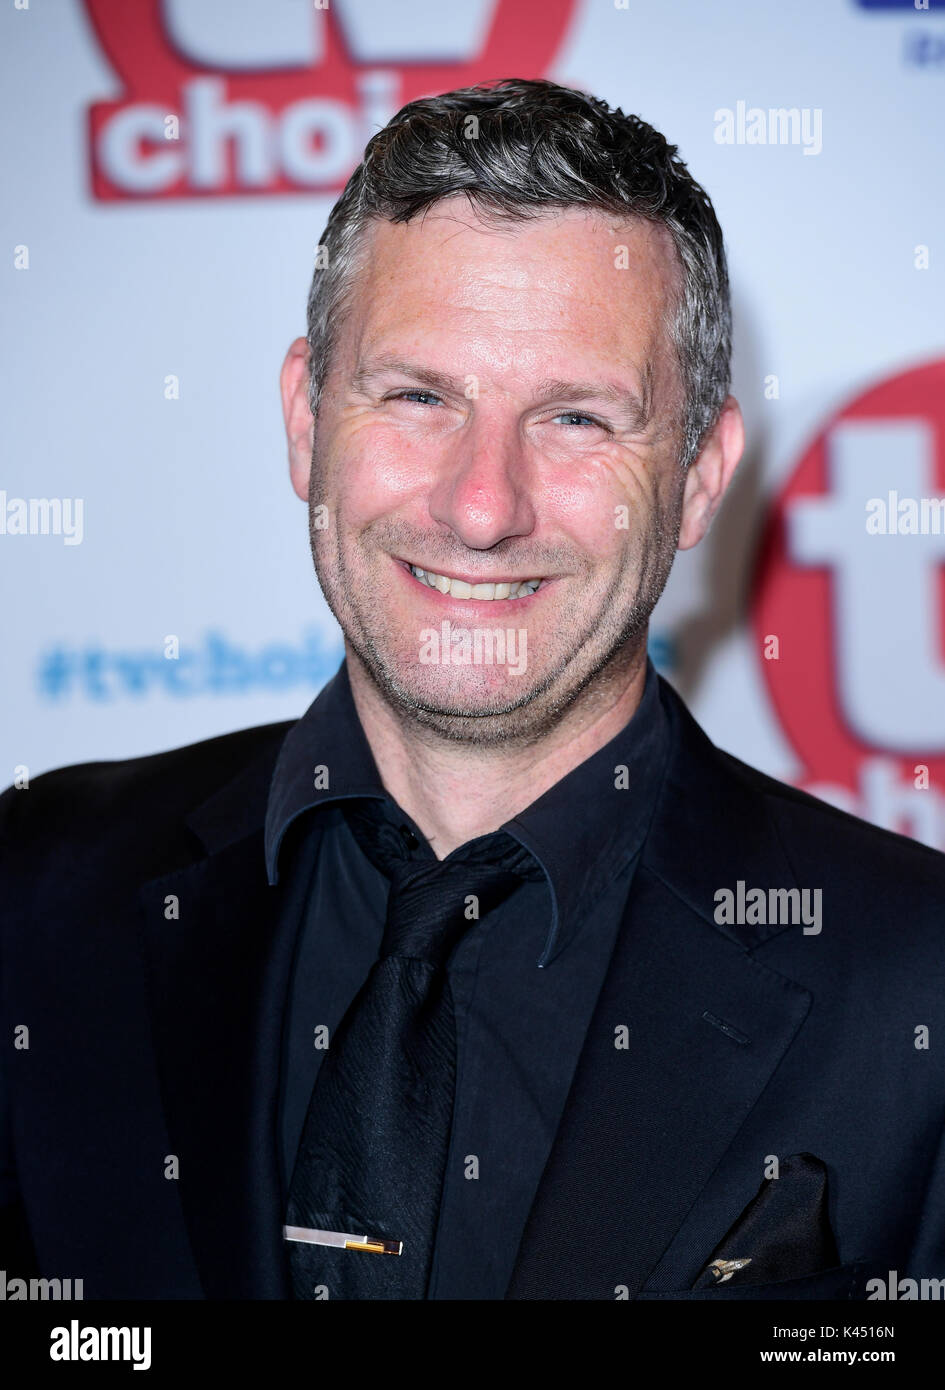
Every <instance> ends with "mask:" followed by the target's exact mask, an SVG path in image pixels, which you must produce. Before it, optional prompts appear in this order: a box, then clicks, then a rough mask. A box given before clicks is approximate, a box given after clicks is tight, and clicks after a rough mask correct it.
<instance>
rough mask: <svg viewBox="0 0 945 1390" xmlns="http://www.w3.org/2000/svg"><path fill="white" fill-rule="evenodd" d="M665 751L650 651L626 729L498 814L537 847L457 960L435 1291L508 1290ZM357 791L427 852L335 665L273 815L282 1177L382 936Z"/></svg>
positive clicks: (275, 794)
mask: <svg viewBox="0 0 945 1390" xmlns="http://www.w3.org/2000/svg"><path fill="white" fill-rule="evenodd" d="M667 748H668V739H667V725H666V715H665V712H664V710H663V707H662V703H661V700H660V694H659V683H658V679H657V676H656V672H655V670H654V668H653V666H652V664H651V663H649V662H648V664H647V673H646V684H645V689H644V693H643V697H642V700H641V702H640V705H639V706H638V708H637V710H636V712H635V714H634V716H633V718H632V719H631V720H630V721H629V723H628V724H627V725H626V726H625V727H624V728H623V729H622V730H621V732H620V733H619V734H617V735H616V737H615V738H613V739H612V740H611V741H610V742H609V743H608V744H606V745H605V747H603V748H601V749H599V750H598V752H597V753H595V754H594V755H593V756H592V757H590V758H588V759H587V760H586V761H585V762H583V763H581V764H580V766H578V767H577V768H575V769H574V770H573V771H572V772H570V773H568V775H567V776H565V777H563V778H562V779H561V780H560V781H559V782H557V783H556V784H555V785H554V786H553V787H551V788H550V789H549V790H548V791H547V792H545V793H544V795H543V796H540V797H539V798H538V799H537V800H535V801H534V802H532V804H531V805H530V806H528V807H527V808H526V810H524V811H522V812H520V813H519V815H518V816H516V817H515V818H514V819H512V820H510V821H507V822H505V824H504V825H503V826H501V827H500V829H501V830H502V831H505V832H507V833H508V834H509V835H511V836H512V837H513V838H514V839H516V840H518V841H519V842H520V843H521V844H522V845H524V846H525V847H526V848H527V849H528V850H529V851H530V852H531V854H532V855H533V856H534V861H535V868H534V875H533V877H532V878H530V879H526V880H523V882H522V883H521V885H519V886H518V887H517V888H516V889H515V890H514V892H513V893H512V895H511V897H509V898H508V899H507V900H506V901H505V903H503V904H502V905H501V906H500V907H499V908H497V909H496V910H495V911H494V912H493V913H490V914H489V916H488V917H486V918H484V919H483V920H482V921H481V922H479V923H477V924H475V926H474V928H472V929H471V930H469V931H468V932H467V933H466V934H465V936H464V937H463V938H462V939H461V941H460V943H459V945H458V946H457V948H456V950H455V951H454V953H453V956H452V959H451V961H450V965H449V979H450V988H451V990H452V994H453V1000H454V1008H455V1015H456V1028H457V1080H456V1100H455V1108H454V1112H453V1127H452V1136H451V1143H450V1152H449V1157H448V1159H447V1168H446V1177H445V1181H444V1186H443V1194H442V1199H441V1204H440V1217H439V1225H438V1229H437V1237H436V1243H435V1248H434V1259H433V1270H432V1275H431V1280H430V1288H429V1293H428V1297H429V1298H431V1299H501V1298H503V1297H504V1296H505V1291H506V1288H507V1286H508V1282H509V1279H510V1277H511V1273H512V1267H513V1265H514V1262H515V1257H516V1254H517V1252H518V1246H519V1242H520V1240H521V1236H522V1231H523V1229H524V1226H525V1221H526V1218H527V1216H528V1212H529V1208H530V1207H531V1204H532V1201H533V1199H534V1196H535V1192H536V1189H537V1187H538V1182H539V1179H540V1177H541V1173H542V1169H543V1168H544V1165H545V1161H546V1160H547V1158H548V1154H549V1152H550V1149H551V1145H552V1141H553V1140H554V1137H555V1133H556V1131H557V1128H558V1123H559V1121H560V1118H561V1114H562V1111H563V1109H564V1105H565V1101H566V1098H567V1094H568V1089H569V1087H570V1084H571V1079H572V1076H573V1074H574V1069H575V1066H576V1064H577V1060H578V1056H579V1053H580V1051H581V1046H582V1044H583V1041H584V1037H585V1034H586V1031H587V1026H588V1023H589V1021H590V1017H591V1013H592V1011H593V1009H594V1005H595V1003H596V1000H597V996H598V994H599V992H600V988H601V984H602V982H603V978H604V974H605V972H606V969H607V965H608V962H609V960H610V956H611V952H612V950H613V946H614V941H615V939H616V935H617V930H618V927H619V926H620V923H621V920H622V918H623V914H624V909H625V907H626V902H627V896H628V893H629V889H630V884H631V882H632V878H633V873H634V870H635V868H636V863H637V860H638V858H639V852H640V849H641V847H642V845H643V842H644V839H645V837H646V832H647V828H648V826H649V822H650V818H651V815H652V811H653V807H654V805H655V798H656V793H657V791H658V788H659V784H660V781H661V779H662V774H663V770H664V767H665V763H666V753H667ZM352 798H359V799H363V798H370V799H372V802H373V808H374V814H377V815H383V816H387V817H388V818H389V819H390V820H391V822H392V823H393V824H395V825H396V826H397V828H398V829H399V832H400V834H401V836H402V838H403V840H404V843H405V845H406V847H407V849H408V852H409V853H410V855H411V856H413V857H416V858H417V859H434V858H435V855H434V852H433V850H432V849H431V847H430V845H429V843H428V842H427V840H426V839H425V837H424V835H423V833H422V831H421V830H420V829H419V827H418V826H417V825H416V824H415V822H414V821H413V820H412V819H411V818H410V817H409V816H408V815H407V814H406V813H405V812H404V811H402V810H401V808H400V807H399V806H398V805H397V804H396V803H395V802H394V800H393V799H392V797H391V796H390V795H389V794H388V793H387V792H386V791H385V789H384V786H383V784H382V782H381V778H380V775H379V773H378V770H377V767H376V764H375V762H374V758H373V756H372V754H371V751H370V747H369V745H368V742H367V739H366V737H365V735H364V732H363V729H362V727H361V723H360V720H359V719H358V715H357V711H356V708H355V705H354V701H353V698H352V694H351V687H350V684H349V680H348V674H347V668H346V666H345V665H344V664H342V666H341V668H340V670H339V671H338V673H337V674H336V675H335V677H334V678H333V679H332V680H331V681H330V682H329V684H328V685H327V686H326V687H325V689H324V690H323V691H322V692H321V694H320V695H319V696H318V698H317V699H316V700H315V701H314V703H313V704H312V705H311V706H310V708H309V709H308V711H307V712H306V713H305V714H304V715H303V716H302V718H301V719H300V720H299V722H298V723H297V724H296V725H294V726H293V728H292V729H291V730H290V732H289V733H288V735H287V736H286V739H285V742H284V744H283V746H282V749H281V751H280V754H279V758H278V761H277V763H276V767H275V771H274V774H273V779H272V784H271V788H270V794H269V800H268V804H267V812H266V863H267V870H268V875H269V881H270V883H275V882H277V881H278V880H279V879H280V877H281V876H282V875H290V876H291V878H290V879H289V880H288V882H289V888H290V891H289V893H288V895H287V897H288V901H289V902H290V903H291V904H293V907H292V908H291V909H290V910H291V911H292V912H293V914H294V915H295V916H296V919H297V926H298V935H297V938H296V951H295V959H294V964H293V969H292V977H291V982H290V987H289V998H288V1010H287V1018H286V1023H285V1027H284V1031H283V1064H282V1074H281V1104H280V1115H279V1139H280V1152H281V1161H282V1176H283V1183H284V1189H285V1191H286V1192H288V1187H289V1182H290V1179H291V1175H292V1167H293V1164H294V1161H295V1154H296V1151H297V1148H298V1143H299V1138H300V1136H301V1132H302V1125H303V1122H304V1119H305V1113H306V1109H307V1107H308V1103H309V1098H310V1096H311V1092H312V1086H313V1083H314V1081H315V1077H316V1075H317V1073H318V1068H319V1065H320V1063H321V1061H322V1059H323V1057H324V1056H325V1045H326V1042H327V1045H329V1046H330V1041H331V1038H332V1037H333V1036H334V1033H335V1029H336V1028H337V1027H338V1024H339V1023H340V1021H341V1019H342V1018H343V1016H344V1014H345V1011H346V1010H347V1008H348V1007H349V1005H350V1004H351V1002H352V1001H353V999H354V997H355V995H356V994H357V992H358V990H359V989H360V987H361V985H362V984H363V983H364V981H365V979H366V978H367V975H368V973H369V971H370V969H371V966H372V964H373V963H374V961H375V960H376V958H377V955H378V948H379V946H380V941H381V936H382V933H383V927H384V918H385V910H386V901H387V893H388V886H389V885H388V880H387V879H386V878H385V876H384V875H383V874H382V873H381V872H380V870H379V869H377V868H375V866H374V865H373V864H372V863H371V861H370V860H369V859H368V858H367V856H366V855H365V854H364V852H363V851H362V849H361V847H360V845H359V843H358V840H357V837H356V835H355V833H354V831H353V830H352V828H351V826H350V825H349V823H348V820H347V818H346V816H345V804H346V802H347V803H348V804H350V802H351V799H352ZM287 832H288V833H287ZM496 833H498V832H496ZM482 838H483V839H484V840H488V839H490V838H491V837H490V836H484V837H482ZM457 852H459V851H457Z"/></svg>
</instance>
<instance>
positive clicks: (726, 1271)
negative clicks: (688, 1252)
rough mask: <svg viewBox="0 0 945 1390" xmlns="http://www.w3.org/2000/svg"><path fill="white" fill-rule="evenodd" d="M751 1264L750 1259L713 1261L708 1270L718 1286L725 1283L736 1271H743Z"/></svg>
mask: <svg viewBox="0 0 945 1390" xmlns="http://www.w3.org/2000/svg"><path fill="white" fill-rule="evenodd" d="M750 1264H751V1259H750V1258H749V1259H747V1260H713V1261H712V1263H711V1264H710V1265H709V1269H710V1270H711V1271H712V1273H713V1274H714V1275H715V1277H716V1279H717V1280H718V1281H719V1283H720V1284H724V1283H726V1282H727V1281H728V1280H729V1279H731V1277H732V1275H733V1274H734V1273H735V1271H736V1270H738V1269H744V1268H745V1266H746V1265H750Z"/></svg>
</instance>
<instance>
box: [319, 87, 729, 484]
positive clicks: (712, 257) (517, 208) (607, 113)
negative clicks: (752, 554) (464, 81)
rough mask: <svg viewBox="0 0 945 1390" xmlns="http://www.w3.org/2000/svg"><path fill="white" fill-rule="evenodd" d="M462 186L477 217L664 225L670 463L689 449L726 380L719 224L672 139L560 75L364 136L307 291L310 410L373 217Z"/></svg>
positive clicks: (407, 211)
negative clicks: (669, 270)
mask: <svg viewBox="0 0 945 1390" xmlns="http://www.w3.org/2000/svg"><path fill="white" fill-rule="evenodd" d="M458 193H465V194H466V196H467V197H468V199H469V200H470V202H471V203H472V204H473V205H474V207H475V208H476V211H477V212H478V213H479V214H480V215H481V216H490V215H492V216H495V217H497V218H498V220H499V221H524V220H527V219H529V218H532V217H535V216H538V215H540V214H541V213H542V212H543V211H546V210H547V209H549V208H552V207H558V208H576V207H577V208H580V207H585V208H597V209H600V210H601V211H606V212H611V213H616V214H618V215H620V216H624V217H626V216H627V215H628V214H633V215H636V216H639V217H643V218H646V219H647V220H649V221H652V222H661V223H663V225H664V226H665V227H667V228H668V230H669V232H670V233H671V234H672V237H673V241H674V243H675V246H676V251H677V254H678V257H679V261H680V263H681V268H682V291H681V293H680V294H679V296H678V302H677V303H676V305H675V312H674V314H673V316H672V319H671V321H670V324H669V330H670V337H671V341H672V344H673V346H674V348H675V351H676V356H677V360H678V364H679V369H680V373H681V376H682V382H683V389H684V392H685V405H684V417H683V419H682V420H681V421H678V422H677V425H678V427H679V428H680V432H681V457H680V463H681V465H682V466H683V467H684V468H688V466H689V464H690V463H691V462H692V461H693V460H694V459H695V458H696V457H697V456H698V453H699V449H700V446H701V443H702V441H703V439H704V437H705V435H706V433H707V431H708V430H709V429H710V428H711V427H712V425H714V424H715V422H716V420H717V419H718V416H719V412H720V411H721V408H722V406H723V404H724V403H725V399H726V397H727V395H728V392H729V385H730V380H731V351H732V315H731V304H730V298H729V282H728V269H727V266H726V260H725V247H724V243H723V240H722V230H721V228H720V226H719V223H718V220H717V218H716V216H715V211H714V209H713V207H712V203H711V202H710V200H709V197H708V194H707V193H706V192H705V190H704V189H703V188H702V187H701V186H700V185H699V184H698V183H696V181H695V179H693V178H692V176H691V175H690V174H689V171H688V170H687V168H686V166H685V164H684V163H683V161H682V160H681V159H680V158H679V157H678V153H677V147H676V146H675V145H670V144H668V143H667V141H666V140H665V138H664V137H663V136H662V135H661V134H660V133H659V131H657V130H654V128H653V127H652V126H651V125H647V123H646V121H643V120H641V119H640V117H639V116H626V115H624V113H623V111H621V110H620V108H619V107H617V108H616V109H611V108H610V107H609V106H608V105H607V104H606V103H605V102H603V101H601V100H599V99H598V98H597V97H593V96H590V95H588V94H587V93H586V92H580V91H576V90H574V89H573V88H570V87H561V86H558V85H557V83H554V82H547V81H538V80H534V81H531V80H525V79H508V80H505V81H501V82H494V83H482V84H480V85H478V86H475V87H462V88H458V89H457V90H455V91H452V92H445V93H444V94H443V95H441V96H433V97H424V98H423V99H422V100H419V101H412V102H409V103H408V104H407V105H406V106H404V107H402V108H401V110H400V111H398V112H397V114H396V116H394V117H393V118H392V120H391V121H390V122H389V123H388V124H387V125H386V126H385V127H384V128H383V129H382V130H379V131H378V132H377V134H376V135H374V136H373V137H372V138H371V140H370V141H369V142H368V145H367V147H366V149H365V151H364V158H363V160H362V162H361V163H360V164H359V165H358V167H357V169H355V171H354V173H353V174H352V175H351V177H350V179H349V180H348V183H347V184H346V186H345V189H344V192H343V193H342V194H341V197H340V198H339V199H338V201H337V202H336V203H335V205H334V207H333V208H332V210H331V213H330V215H329V218H328V222H327V225H326V227H325V231H324V234H323V235H322V238H321V241H320V243H319V246H320V247H324V248H325V250H324V252H323V253H322V254H321V255H320V258H319V261H320V263H324V268H322V264H319V265H318V267H317V268H316V270H315V273H314V275H313V277H312V285H311V290H310V292H309V297H308V335H307V336H308V344H309V348H310V350H311V358H310V376H309V404H310V406H311V409H312V413H313V414H317V411H318V404H319V400H320V397H321V389H322V384H323V382H324V380H325V378H326V375H327V372H328V369H329V365H330V359H331V353H332V349H333V346H334V341H335V334H336V332H337V329H338V326H339V324H340V323H341V321H342V319H343V316H344V313H345V311H346V308H347V306H348V303H349V298H350V291H351V287H352V284H353V282H354V279H355V277H356V275H357V272H358V270H359V269H360V268H361V266H362V264H363V260H362V259H361V253H362V252H363V251H364V249H365V246H366V243H367V241H368V238H366V237H365V235H364V233H365V230H366V228H367V227H368V225H369V224H370V223H371V222H372V221H375V220H386V221H388V222H408V221H410V219H411V218H413V217H415V216H416V215H417V214H418V213H420V212H422V211H423V210H424V209H425V208H427V207H430V206H431V205H432V204H434V203H437V202H439V201H440V200H441V199H443V198H448V197H451V196H453V195H455V194H458Z"/></svg>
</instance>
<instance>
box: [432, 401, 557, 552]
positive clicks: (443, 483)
mask: <svg viewBox="0 0 945 1390" xmlns="http://www.w3.org/2000/svg"><path fill="white" fill-rule="evenodd" d="M531 488H532V483H531V478H530V468H529V462H528V459H527V456H526V449H525V445H524V442H523V441H522V439H521V437H520V435H519V433H518V429H517V427H513V426H510V427H508V428H501V427H498V426H496V425H486V424H484V423H479V422H476V423H473V424H470V425H468V426H467V428H466V429H465V430H463V431H462V434H461V435H460V436H459V437H456V438H454V440H452V441H451V443H450V445H449V448H448V450H447V452H446V453H445V455H444V456H443V457H442V458H441V459H440V461H439V465H438V470H437V476H436V479H435V481H434V484H433V487H432V489H431V492H430V500H429V510H430V515H431V516H432V517H433V519H434V521H439V522H442V523H443V525H445V526H448V527H449V528H450V530H451V531H453V532H455V534H456V535H457V536H458V537H459V539H460V540H461V541H462V542H463V544H464V545H466V546H468V547H469V548H470V549H471V550H491V548H492V547H493V546H494V545H498V543H499V541H501V540H505V538H506V537H508V536H527V535H529V534H530V533H531V532H532V531H533V530H534V528H535V508H534V505H533V502H532V496H531Z"/></svg>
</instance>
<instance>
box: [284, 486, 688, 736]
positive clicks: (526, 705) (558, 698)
mask: <svg viewBox="0 0 945 1390" xmlns="http://www.w3.org/2000/svg"><path fill="white" fill-rule="evenodd" d="M315 506H316V502H315V469H314V466H313V470H312V489H311V492H310V496H309V539H310V543H311V549H312V559H313V561H314V564H315V573H316V575H317V578H318V582H319V585H320V587H321V590H322V593H323V595H324V597H325V601H326V603H327V604H328V607H329V608H330V609H331V611H332V613H333V614H334V616H335V619H336V620H337V622H338V624H339V626H340V627H341V630H342V632H343V633H344V636H345V641H346V643H347V646H348V648H349V650H350V652H351V653H353V654H354V657H355V659H356V660H357V661H358V662H359V664H360V666H361V668H362V669H363V671H364V672H365V674H366V675H367V676H368V677H369V679H370V680H371V682H372V683H373V685H374V687H375V689H376V690H377V691H378V693H379V694H380V696H381V697H382V698H383V700H384V701H385V703H386V704H387V706H388V708H389V709H390V710H391V711H392V713H393V714H394V715H395V716H396V718H397V719H398V720H399V721H400V722H401V723H402V724H403V725H404V726H405V727H407V728H409V729H411V730H412V731H414V732H415V733H416V732H419V731H423V732H425V733H426V734H427V735H428V736H429V737H431V738H432V739H433V740H434V741H436V740H445V741H448V742H451V743H465V744H469V745H475V746H478V747H483V748H488V747H496V748H498V747H507V748H512V747H528V746H530V745H532V744H536V743H539V742H541V740H542V739H544V738H546V737H547V735H548V734H549V733H550V732H551V731H552V730H553V729H554V728H555V727H556V725H558V724H559V723H560V721H561V720H562V719H563V718H564V717H565V715H566V714H567V712H568V711H569V710H570V709H572V707H573V706H575V704H576V703H577V701H578V700H583V701H587V702H589V703H590V702H593V701H596V700H599V699H608V698H609V697H610V696H611V695H612V693H613V692H614V691H615V690H619V688H620V687H621V686H623V685H626V683H627V682H628V681H629V679H630V677H631V676H632V674H633V673H634V672H635V671H636V669H637V668H638V666H639V663H640V661H641V660H642V659H643V655H644V653H645V648H646V638H647V630H648V625H649V620H650V615H651V613H652V611H653V609H654V608H655V606H656V602H657V600H658V599H659V597H660V594H661V593H662V592H663V589H664V588H665V585H666V581H667V579H668V578H669V572H670V569H671V568H672V563H673V559H674V557H675V553H676V542H677V541H678V538H679V527H680V509H679V507H678V506H677V507H676V508H675V512H674V515H673V516H670V515H669V513H668V512H667V511H666V509H665V508H664V507H663V506H662V503H661V502H658V504H657V506H656V508H655V510H654V514H653V516H652V517H651V518H650V524H649V525H648V526H647V527H646V528H645V529H644V531H643V532H642V533H641V535H640V537H639V543H638V560H637V572H638V575H639V579H638V583H637V588H636V592H635V594H634V596H633V598H632V600H631V601H630V603H629V605H624V607H623V609H621V608H620V607H619V605H618V604H617V603H616V595H617V591H618V590H619V588H620V584H621V580H622V577H623V572H622V571H621V572H620V573H618V574H617V575H616V576H615V578H614V581H613V583H612V584H611V585H610V586H609V589H608V591H607V592H606V593H605V594H604V595H603V597H602V599H601V601H600V602H599V605H598V622H599V621H600V616H601V615H603V616H604V626H603V630H602V631H601V632H600V634H599V636H596V637H595V632H596V630H597V629H596V628H595V627H594V626H593V625H592V626H591V628H590V630H588V626H587V620H586V618H585V619H584V623H583V626H580V627H579V626H578V624H579V622H580V619H581V612H580V610H579V609H578V608H577V606H576V605H573V606H572V607H571V609H570V610H566V611H564V612H563V613H562V614H561V615H560V619H559V623H558V626H559V629H560V630H561V631H562V632H575V631H580V632H581V633H582V636H581V639H580V640H579V641H578V642H576V643H575V645H574V646H573V648H572V650H571V651H570V652H564V653H562V655H561V657H560V659H559V660H558V661H557V663H556V664H555V665H554V667H553V668H552V669H551V670H550V671H548V672H546V674H545V675H544V676H543V677H542V678H541V679H540V680H539V681H538V682H536V684H534V685H533V686H531V687H530V688H529V689H528V690H527V691H526V692H525V693H524V694H523V695H521V696H520V697H518V698H517V699H514V700H505V701H503V702H502V703H501V704H498V705H496V706H493V707H492V708H487V709H479V710H468V709H463V708H461V707H458V706H455V705H445V704H443V703H433V702H428V701H427V700H425V699H424V698H423V697H422V696H421V695H418V694H417V693H416V692H415V691H413V690H411V689H410V688H408V687H407V686H405V685H404V684H403V683H402V682H401V681H400V680H399V679H398V677H397V673H396V670H395V668H394V666H393V663H392V662H391V661H390V660H389V659H388V658H387V657H386V656H385V655H384V652H383V651H382V649H381V645H380V643H379V641H378V638H377V636H376V634H375V633H374V632H372V630H371V626H370V619H369V607H368V605H360V604H358V602H357V601H356V600H352V595H356V594H357V586H356V585H355V584H354V583H352V582H351V579H350V572H349V570H348V567H347V565H346V562H345V551H344V547H343V545H341V544H340V541H339V539H338V535H337V528H336V526H334V525H333V526H329V527H328V528H326V529H321V528H318V527H316V525H315ZM631 563H632V561H631ZM483 606H484V607H485V605H483ZM611 614H613V615H614V617H613V618H611V617H610V615H611ZM588 647H590V648H591V654H590V659H589V660H587V659H585V660H584V661H583V662H582V661H581V655H582V653H583V652H585V649H587V648H588Z"/></svg>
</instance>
